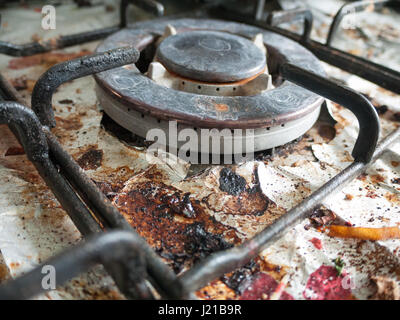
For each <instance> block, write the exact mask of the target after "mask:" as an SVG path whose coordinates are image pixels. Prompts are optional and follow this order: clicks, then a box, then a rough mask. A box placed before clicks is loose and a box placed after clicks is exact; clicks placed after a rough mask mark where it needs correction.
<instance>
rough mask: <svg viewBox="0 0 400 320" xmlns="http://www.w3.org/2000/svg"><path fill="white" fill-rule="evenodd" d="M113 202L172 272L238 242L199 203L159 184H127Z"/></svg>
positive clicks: (229, 231)
mask: <svg viewBox="0 0 400 320" xmlns="http://www.w3.org/2000/svg"><path fill="white" fill-rule="evenodd" d="M113 203H114V204H115V205H116V206H117V207H118V209H119V210H120V212H121V213H122V214H123V215H124V217H125V218H126V219H127V221H128V222H129V223H130V224H131V225H132V227H133V228H134V229H135V230H136V231H137V232H138V233H139V234H140V235H141V236H143V237H144V238H146V240H147V242H148V243H149V244H150V245H151V246H152V247H153V248H154V249H155V250H156V251H157V253H158V254H159V255H160V256H161V257H163V258H164V259H165V260H166V261H167V263H168V264H169V265H171V267H172V268H173V269H174V270H175V272H179V271H181V270H182V268H183V267H184V266H190V265H192V264H193V262H195V261H197V260H199V259H203V258H204V257H206V256H208V255H209V254H211V253H212V252H215V251H219V250H224V249H227V248H229V247H231V246H232V245H233V244H234V243H238V242H239V239H238V238H237V237H236V234H235V232H232V230H233V229H232V228H230V227H227V226H224V225H223V224H221V223H219V222H217V221H216V220H215V219H214V218H213V217H211V216H210V215H208V214H207V213H206V212H205V210H204V208H203V207H202V206H201V204H200V203H199V201H196V200H193V199H191V198H190V195H188V194H187V193H183V192H181V191H180V190H178V189H176V188H174V187H170V186H167V185H165V184H164V183H162V182H157V181H151V182H150V181H146V182H141V183H133V184H130V185H129V187H128V188H125V189H123V190H122V191H121V192H119V193H118V194H117V195H116V196H115V198H114V201H113Z"/></svg>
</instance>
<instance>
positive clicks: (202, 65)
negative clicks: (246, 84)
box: [156, 30, 266, 83]
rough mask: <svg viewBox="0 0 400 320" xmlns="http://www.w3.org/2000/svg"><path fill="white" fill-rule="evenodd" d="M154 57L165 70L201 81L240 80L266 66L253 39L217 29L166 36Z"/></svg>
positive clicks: (263, 55)
mask: <svg viewBox="0 0 400 320" xmlns="http://www.w3.org/2000/svg"><path fill="white" fill-rule="evenodd" d="M156 59H157V60H158V61H160V62H161V63H162V64H163V65H164V66H165V68H166V69H167V70H169V71H172V72H174V73H176V74H178V75H180V76H182V77H186V78H189V79H193V80H199V81H204V82H218V83H226V82H233V81H240V80H244V79H247V78H250V77H253V76H255V75H257V74H259V73H260V72H262V71H263V70H264V69H265V68H266V56H265V54H264V52H263V51H262V50H261V49H260V48H259V47H257V46H256V45H255V44H254V43H253V42H251V41H250V40H248V39H246V38H244V37H241V36H237V35H234V34H229V33H226V32H219V31H204V30H194V31H189V32H184V33H179V34H176V35H173V36H170V37H167V38H166V39H164V40H163V41H162V42H161V43H160V45H159V47H158V49H157V53H156Z"/></svg>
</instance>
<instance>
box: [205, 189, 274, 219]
mask: <svg viewBox="0 0 400 320" xmlns="http://www.w3.org/2000/svg"><path fill="white" fill-rule="evenodd" d="M218 198H220V200H218ZM203 201H204V202H205V203H206V205H207V207H208V208H209V209H211V210H213V211H215V212H223V213H225V214H232V215H256V216H259V215H263V214H265V213H266V211H267V210H268V208H269V207H270V205H271V206H274V207H275V206H276V205H275V204H274V203H273V202H272V201H271V200H270V199H268V198H267V197H266V196H265V195H264V194H263V193H262V192H261V191H258V190H255V189H247V190H245V191H244V192H242V193H241V194H240V195H238V196H231V195H221V194H215V193H213V194H210V195H209V196H207V197H206V198H204V199H203ZM221 202H223V203H224V205H223V209H222V210H219V209H218V208H217V207H216V205H215V204H216V203H221Z"/></svg>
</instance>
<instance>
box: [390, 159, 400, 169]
mask: <svg viewBox="0 0 400 320" xmlns="http://www.w3.org/2000/svg"><path fill="white" fill-rule="evenodd" d="M391 164H392V166H393V167H395V168H397V167H398V166H399V164H400V162H399V161H392V162H391Z"/></svg>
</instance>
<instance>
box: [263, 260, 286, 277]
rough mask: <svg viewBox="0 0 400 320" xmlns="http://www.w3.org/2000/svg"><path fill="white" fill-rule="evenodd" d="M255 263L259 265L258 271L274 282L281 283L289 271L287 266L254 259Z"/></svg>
mask: <svg viewBox="0 0 400 320" xmlns="http://www.w3.org/2000/svg"><path fill="white" fill-rule="evenodd" d="M256 261H257V263H258V264H259V265H260V271H262V272H265V273H267V274H269V275H270V276H271V277H273V278H274V279H275V280H276V281H281V280H282V278H283V277H284V276H285V275H286V274H287V272H288V270H289V267H288V266H284V265H277V264H273V263H271V262H269V261H267V260H265V259H264V260H263V259H261V258H256Z"/></svg>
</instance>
